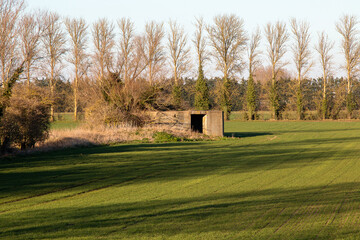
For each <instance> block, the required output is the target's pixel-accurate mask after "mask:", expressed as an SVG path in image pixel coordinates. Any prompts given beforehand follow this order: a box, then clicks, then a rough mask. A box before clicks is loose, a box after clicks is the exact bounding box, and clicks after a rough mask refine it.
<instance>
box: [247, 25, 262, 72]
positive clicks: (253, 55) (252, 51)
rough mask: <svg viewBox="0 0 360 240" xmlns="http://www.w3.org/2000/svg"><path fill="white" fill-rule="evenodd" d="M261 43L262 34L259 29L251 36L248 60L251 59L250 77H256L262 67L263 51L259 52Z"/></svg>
mask: <svg viewBox="0 0 360 240" xmlns="http://www.w3.org/2000/svg"><path fill="white" fill-rule="evenodd" d="M260 42H261V32H260V29H259V28H257V29H256V31H255V32H254V33H253V34H252V35H251V38H250V42H249V46H248V59H249V75H251V76H254V73H255V72H256V70H257V69H258V67H259V66H260V65H261V59H260V58H259V57H260V55H261V51H260V50H259V47H260Z"/></svg>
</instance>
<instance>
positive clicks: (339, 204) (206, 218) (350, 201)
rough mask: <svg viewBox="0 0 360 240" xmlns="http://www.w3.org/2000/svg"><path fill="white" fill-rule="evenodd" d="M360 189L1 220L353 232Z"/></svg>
mask: <svg viewBox="0 0 360 240" xmlns="http://www.w3.org/2000/svg"><path fill="white" fill-rule="evenodd" d="M358 190H359V182H350V183H339V184H332V185H320V186H314V187H304V188H295V189H267V190H260V191H247V192H239V193H214V194H211V195H206V196H200V197H184V198H172V199H171V200H147V201H136V202H132V203H122V204H114V203H106V202H104V203H103V204H101V205H99V206H92V207H86V206H83V207H55V208H50V209H40V210H28V211H27V212H26V213H27V214H26V217H24V218H22V219H21V220H20V221H18V222H17V221H13V222H12V221H8V222H6V221H1V222H0V227H1V229H2V230H3V231H2V232H1V233H0V237H4V238H7V237H12V239H23V238H27V237H28V234H32V236H41V238H52V237H54V236H56V238H66V237H68V236H69V234H71V237H75V238H76V237H78V238H84V237H89V236H91V237H93V238H100V237H109V238H112V239H120V238H121V239H122V238H150V237H160V238H166V239H168V238H171V237H176V236H177V235H180V234H184V233H187V234H190V236H192V237H193V238H197V236H198V237H200V238H201V236H202V237H204V236H209V237H211V236H213V235H212V234H214V233H217V234H221V233H223V234H224V235H223V236H226V235H227V234H230V235H231V236H233V238H234V239H269V238H272V239H334V238H335V237H336V238H346V237H348V236H349V234H352V235H351V236H352V237H355V236H359V235H360V233H359V232H358V223H357V220H356V219H357V215H356V214H355V215H354V214H353V213H354V211H358V209H357V206H358V202H359V201H360V191H358ZM345 220H346V222H344V221H345ZM215 236H216V235H215ZM221 236H222V235H220V237H221ZM177 238H179V237H177ZM213 238H214V239H215V238H216V237H213ZM354 239H355V238H354Z"/></svg>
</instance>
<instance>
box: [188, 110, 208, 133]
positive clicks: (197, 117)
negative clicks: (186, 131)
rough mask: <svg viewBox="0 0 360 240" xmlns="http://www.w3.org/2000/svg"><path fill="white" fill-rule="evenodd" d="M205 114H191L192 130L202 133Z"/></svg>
mask: <svg viewBox="0 0 360 240" xmlns="http://www.w3.org/2000/svg"><path fill="white" fill-rule="evenodd" d="M204 117H205V114H191V130H192V131H194V132H199V133H204Z"/></svg>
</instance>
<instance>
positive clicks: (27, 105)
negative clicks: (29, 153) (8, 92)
mask: <svg viewBox="0 0 360 240" xmlns="http://www.w3.org/2000/svg"><path fill="white" fill-rule="evenodd" d="M24 89H25V88H24V87H22V88H21V87H19V86H17V88H15V91H14V93H13V96H12V97H11V103H10V106H9V107H8V108H7V109H6V111H5V114H4V117H3V118H2V121H1V123H0V133H1V134H0V135H1V136H2V137H3V138H7V139H8V141H9V143H10V144H12V145H13V146H14V147H20V148H21V149H26V148H32V147H34V146H35V143H36V142H39V141H44V140H45V139H46V138H47V137H48V131H49V127H50V122H49V118H50V115H49V104H48V103H49V102H48V101H47V100H46V99H44V98H43V94H42V93H41V91H39V89H37V88H32V89H28V90H24Z"/></svg>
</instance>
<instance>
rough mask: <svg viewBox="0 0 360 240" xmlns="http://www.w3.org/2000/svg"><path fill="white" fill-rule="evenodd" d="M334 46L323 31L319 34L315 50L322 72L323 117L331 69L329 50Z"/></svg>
mask: <svg viewBox="0 0 360 240" xmlns="http://www.w3.org/2000/svg"><path fill="white" fill-rule="evenodd" d="M333 47H334V42H332V41H330V40H329V37H328V35H327V34H326V33H325V32H322V33H321V34H319V39H318V43H317V45H316V46H315V49H316V51H317V52H318V53H319V60H320V63H321V68H322V72H323V100H322V106H321V110H322V116H323V119H326V118H328V117H329V116H328V110H329V109H328V81H329V76H330V74H331V69H332V63H333V62H332V61H333V55H332V54H331V50H332V49H333Z"/></svg>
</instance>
